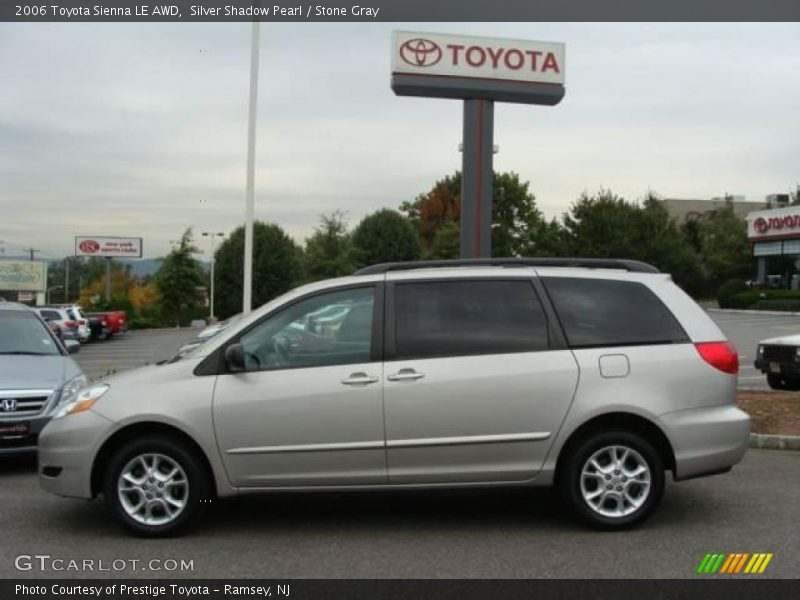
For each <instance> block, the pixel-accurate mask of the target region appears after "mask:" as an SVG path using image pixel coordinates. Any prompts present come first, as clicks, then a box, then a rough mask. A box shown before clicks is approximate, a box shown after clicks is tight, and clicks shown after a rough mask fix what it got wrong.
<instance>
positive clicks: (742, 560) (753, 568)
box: [696, 552, 774, 575]
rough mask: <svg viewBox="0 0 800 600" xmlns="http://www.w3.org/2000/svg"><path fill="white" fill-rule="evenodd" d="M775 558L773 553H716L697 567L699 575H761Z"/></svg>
mask: <svg viewBox="0 0 800 600" xmlns="http://www.w3.org/2000/svg"><path fill="white" fill-rule="evenodd" d="M773 556H774V554H773V553H771V552H754V553H753V554H750V553H749V552H732V553H730V554H727V553H725V552H714V553H709V554H706V555H705V556H704V557H703V560H702V561H700V565H699V566H698V567H697V571H696V572H697V573H704V574H705V573H707V574H712V575H713V574H715V573H719V574H728V575H733V574H737V575H738V574H739V573H742V574H749V575H755V574H761V573H763V572H764V571H765V570H766V569H767V565H768V564H769V563H770V561H771V560H772V557H773Z"/></svg>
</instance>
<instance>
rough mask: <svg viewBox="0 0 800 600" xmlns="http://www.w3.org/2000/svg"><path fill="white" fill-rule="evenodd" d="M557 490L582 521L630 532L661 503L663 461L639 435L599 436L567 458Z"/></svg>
mask: <svg viewBox="0 0 800 600" xmlns="http://www.w3.org/2000/svg"><path fill="white" fill-rule="evenodd" d="M559 485H560V488H561V493H562V495H563V496H564V499H565V500H566V501H567V502H568V503H569V504H570V505H571V507H572V508H573V510H574V511H575V513H576V514H577V515H578V516H579V517H580V518H581V519H582V520H583V521H584V522H586V523H588V524H589V525H592V526H596V527H603V528H608V529H613V528H621V527H629V526H632V525H635V524H637V523H640V522H641V521H643V520H644V519H645V518H647V516H648V515H649V514H650V513H651V512H652V511H653V509H655V507H656V506H657V505H658V502H659V501H660V500H661V496H662V495H663V492H664V461H663V460H662V458H661V456H660V454H659V453H658V451H657V450H656V449H655V447H654V446H653V444H651V443H650V442H649V441H648V440H647V439H646V438H644V437H643V436H641V435H639V434H638V433H633V432H626V431H618V432H604V433H595V434H591V435H589V436H588V437H586V438H585V439H584V440H582V441H581V442H579V443H578V444H577V445H576V446H575V447H574V450H573V451H572V452H571V454H570V455H569V456H568V457H567V458H566V462H565V463H564V465H563V471H562V472H561V473H560V474H559Z"/></svg>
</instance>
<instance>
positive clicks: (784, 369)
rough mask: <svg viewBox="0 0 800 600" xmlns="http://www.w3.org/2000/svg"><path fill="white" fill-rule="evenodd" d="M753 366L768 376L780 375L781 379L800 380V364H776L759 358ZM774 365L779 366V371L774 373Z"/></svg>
mask: <svg viewBox="0 0 800 600" xmlns="http://www.w3.org/2000/svg"><path fill="white" fill-rule="evenodd" d="M753 365H755V367H756V369H758V370H759V371H761V372H762V373H766V374H767V375H780V376H781V377H791V378H797V379H800V364H798V363H787V362H776V361H771V360H764V359H761V358H759V359H756V360H755V362H753ZM772 365H778V371H774V370H773V369H772Z"/></svg>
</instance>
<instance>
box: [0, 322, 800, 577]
mask: <svg viewBox="0 0 800 600" xmlns="http://www.w3.org/2000/svg"><path fill="white" fill-rule="evenodd" d="M765 317H766V316H765ZM715 319H717V321H718V322H719V323H720V325H721V326H722V327H723V329H725V330H726V332H727V333H728V334H729V335H730V336H731V337H732V338H734V340H735V341H736V343H737V345H739V347H740V351H742V353H743V354H747V352H746V351H745V350H744V348H745V347H746V345H747V344H751V343H752V342H753V340H755V341H757V340H758V339H761V338H762V337H768V336H773V335H781V334H784V333H791V330H790V329H789V327H791V326H792V323H793V322H796V323H800V320H799V319H796V318H792V319H787V318H784V317H779V318H778V319H773V318H772V317H770V318H764V319H762V318H759V320H758V321H753V320H751V319H750V318H744V319H737V318H734V317H732V316H731V315H729V314H719V315H715ZM195 333H196V331H192V330H161V331H142V332H136V331H134V332H130V333H129V334H128V335H127V336H121V337H119V338H117V339H114V340H112V341H109V342H105V343H104V342H100V343H97V344H89V345H86V346H85V347H83V348H82V349H81V352H80V353H79V354H77V355H76V358H77V360H78V362H79V363H80V364H81V366H82V367H83V368H84V369H85V370H86V372H87V374H89V375H90V376H92V377H98V376H100V375H103V374H104V373H106V372H108V371H112V370H116V371H121V370H125V369H129V368H133V367H136V366H139V365H142V364H145V363H148V362H155V361H157V360H159V359H161V358H167V357H169V356H170V355H171V354H172V353H173V352H174V351H175V349H176V348H177V346H178V345H179V344H180V343H182V342H183V341H185V340H187V339H190V338H191V337H193V336H194V335H195ZM737 336H738V337H737ZM748 336H749V338H748ZM753 347H754V346H753ZM748 360H751V356H748V357H747V358H744V359H743V361H742V362H743V363H745V364H746V363H747V361H748ZM0 481H2V485H0V531H2V536H3V537H2V539H3V543H2V544H0V577H36V578H41V577H63V576H68V577H86V576H93V575H94V576H103V577H134V576H135V577H153V578H162V577H198V578H204V577H265V578H288V577H298V578H329V577H331V578H343V577H352V578H406V577H415V578H493V577H499V578H527V577H534V578H536V577H550V578H605V577H608V578H611V577H613V578H670V577H697V575H695V569H696V568H697V565H698V564H699V563H700V561H701V560H702V558H703V556H704V555H705V554H706V553H708V552H751V553H752V552H772V553H774V558H773V560H772V562H771V563H770V565H769V568H768V569H767V570H766V572H765V573H764V574H763V575H759V576H757V577H797V575H798V573H800V524H799V523H800V520H799V519H798V517H797V510H798V509H797V506H798V505H797V501H798V498H800V453H798V452H782V451H770V450H750V451H749V452H748V454H747V455H746V457H745V459H744V461H743V462H742V463H741V464H740V465H738V466H737V467H735V468H734V469H733V471H732V472H730V473H728V474H725V475H721V476H717V477H711V478H707V479H698V480H693V481H687V482H681V483H677V484H669V485H668V488H667V491H666V494H665V497H664V500H663V503H662V505H661V507H660V508H659V510H657V511H656V513H655V514H654V515H653V517H652V518H651V519H650V520H649V521H648V522H646V523H645V524H644V525H643V526H642V527H640V528H638V529H634V530H631V531H627V532H614V533H608V532H598V531H591V530H587V529H584V528H583V527H581V526H579V525H578V524H576V523H575V522H574V521H573V520H572V518H571V517H570V516H569V515H568V514H566V513H565V512H564V511H563V509H562V507H561V505H560V503H559V501H558V498H557V497H556V496H555V495H554V494H553V493H552V492H551V491H550V490H539V489H535V490H494V491H480V492H476V491H469V492H437V493H421V492H402V493H400V492H398V493H353V494H333V493H316V494H307V495H300V494H278V495H273V496H266V497H241V498H233V499H225V500H218V501H215V502H214V503H213V504H212V505H211V506H209V509H208V512H207V514H206V515H205V516H204V518H203V519H202V520H201V522H200V523H198V524H197V526H195V527H194V528H193V529H192V530H190V531H189V532H187V534H186V535H184V536H183V537H179V538H172V539H163V540H142V539H138V538H133V537H130V536H129V535H128V534H126V533H124V532H123V531H121V530H120V529H119V528H118V526H117V525H116V524H115V522H113V521H112V519H111V518H110V517H109V516H108V515H107V514H106V511H105V507H104V506H103V503H102V501H101V500H95V501H92V502H85V501H80V500H69V499H63V498H58V497H55V496H51V495H50V494H47V493H45V492H43V491H42V490H40V489H39V486H38V482H37V480H36V465H35V460H34V459H30V458H29V459H20V458H14V459H3V460H0ZM21 554H25V555H34V554H45V555H49V556H50V557H51V558H57V559H65V560H71V559H77V560H83V559H90V560H91V559H93V560H95V561H98V560H103V561H105V564H106V566H108V565H109V564H110V563H111V561H114V560H115V559H123V560H125V561H126V563H125V564H124V568H123V569H122V570H119V571H109V572H102V573H97V572H95V573H91V572H74V571H68V572H64V571H53V570H44V571H41V570H39V569H38V568H34V569H33V570H31V571H19V570H17V569H16V568H15V558H16V557H17V556H19V555H21ZM151 559H160V560H162V561H164V560H166V559H174V560H177V561H181V560H185V561H192V564H193V569H192V570H191V571H183V572H181V571H175V572H165V571H163V570H162V571H148V570H145V571H143V570H141V569H142V567H141V565H142V564H144V563H146V562H147V561H150V560H151ZM131 560H138V561H140V562H139V563H137V565H136V566H135V567H133V566H131V563H130V561H131ZM162 564H164V563H162ZM703 577H709V576H703Z"/></svg>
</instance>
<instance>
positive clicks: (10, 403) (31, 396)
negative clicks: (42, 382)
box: [0, 390, 50, 420]
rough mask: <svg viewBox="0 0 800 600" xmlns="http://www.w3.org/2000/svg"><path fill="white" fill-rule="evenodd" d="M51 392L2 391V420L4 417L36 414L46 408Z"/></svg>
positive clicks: (0, 413)
mask: <svg viewBox="0 0 800 600" xmlns="http://www.w3.org/2000/svg"><path fill="white" fill-rule="evenodd" d="M49 398H50V393H49V392H47V391H45V390H42V391H41V392H31V391H27V390H24V391H10V390H2V391H0V420H2V418H3V417H24V416H29V415H36V414H38V413H40V412H42V410H44V408H45V406H46V405H47V400H48V399H49Z"/></svg>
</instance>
